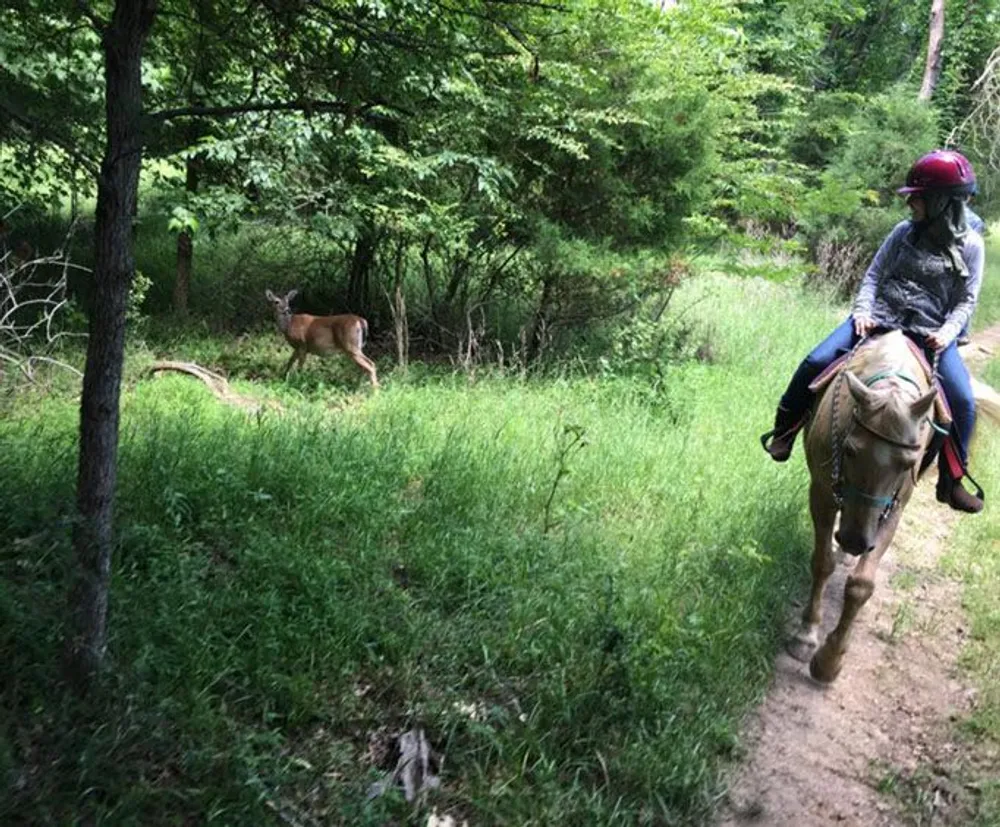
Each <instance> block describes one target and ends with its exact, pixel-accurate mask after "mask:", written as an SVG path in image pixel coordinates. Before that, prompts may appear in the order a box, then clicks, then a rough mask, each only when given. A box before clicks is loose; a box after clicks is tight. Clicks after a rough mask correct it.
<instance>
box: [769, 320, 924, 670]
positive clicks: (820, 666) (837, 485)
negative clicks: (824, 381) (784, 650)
mask: <svg viewBox="0 0 1000 827" xmlns="http://www.w3.org/2000/svg"><path fill="white" fill-rule="evenodd" d="M936 394H937V391H936V389H935V387H934V386H933V384H932V383H931V382H930V381H929V379H928V376H927V371H926V369H925V366H924V365H923V364H922V363H921V361H920V359H919V358H918V357H917V356H916V355H914V353H913V351H912V350H911V347H910V345H909V344H908V342H907V340H906V338H905V337H904V335H903V334H902V333H901V332H899V331H893V332H891V333H887V334H885V335H884V336H880V337H878V338H877V339H872V340H869V341H866V342H865V343H863V344H862V345H861V346H860V347H859V348H857V349H856V350H855V351H854V353H853V354H852V355H851V356H850V357H849V359H848V360H847V362H846V364H845V366H844V368H843V370H842V371H841V372H840V373H839V374H837V375H836V377H835V378H834V379H833V380H832V381H831V382H830V384H828V385H827V387H826V389H825V390H824V391H823V392H822V395H821V396H820V397H819V399H818V400H817V403H816V406H815V409H814V413H813V416H812V419H811V421H810V423H809V425H808V426H807V430H806V437H805V450H806V460H807V462H808V465H809V474H810V477H811V482H810V487H809V507H810V511H811V512H812V521H813V529H814V531H815V547H814V549H813V559H812V591H811V594H810V597H809V603H808V604H807V606H806V608H805V611H804V612H803V615H802V627H801V629H800V630H799V632H798V634H796V636H795V638H794V639H793V640H792V641H791V644H790V646H789V650H790V652H791V654H792V655H793V656H794V657H796V658H797V659H799V660H803V661H805V660H807V659H809V657H810V655H812V659H811V660H810V663H809V672H810V674H811V675H812V676H813V678H815V679H816V680H818V681H822V682H824V683H829V682H831V681H833V680H834V679H835V678H836V677H837V675H838V674H839V673H840V669H841V666H842V663H843V657H844V653H845V652H846V651H847V645H848V641H849V639H850V635H851V629H852V626H853V624H854V619H855V617H856V616H857V614H858V611H859V610H860V609H861V607H862V606H863V605H864V604H865V602H866V601H867V600H868V598H869V597H871V594H872V592H873V591H874V589H875V572H876V570H877V569H878V564H879V561H880V560H881V559H882V555H883V554H884V553H885V551H886V549H887V548H888V547H889V543H890V542H891V541H892V537H893V535H894V534H895V532H896V527H897V526H898V525H899V518H900V515H901V514H902V512H903V509H904V508H905V507H906V503H907V502H908V501H909V499H910V495H911V494H912V493H913V488H914V486H915V485H916V482H917V479H918V476H919V473H920V468H921V460H922V459H923V457H924V453H925V451H926V450H927V448H928V447H929V446H930V443H931V439H932V437H933V435H934V428H935V426H934V425H933V424H932V422H931V417H932V416H933V409H934V404H935V397H936ZM838 511H839V512H840V526H839V528H838V530H837V535H836V539H837V542H838V543H839V545H840V547H841V549H843V550H844V551H846V552H848V553H850V554H854V555H857V556H858V558H859V559H858V563H857V565H856V566H855V568H854V570H853V571H852V572H851V574H850V576H849V577H848V578H847V585H846V587H845V589H844V607H843V611H842V612H841V615H840V621H839V622H838V623H837V626H836V628H835V629H834V630H833V631H832V632H830V634H829V635H828V636H827V638H826V640H825V641H824V643H823V645H822V646H820V647H819V649H816V647H817V645H818V644H819V630H820V623H821V619H822V598H823V588H824V586H825V585H826V582H827V580H828V579H829V578H830V575H831V574H832V573H833V571H834V569H835V568H836V562H835V559H834V554H833V544H832V539H833V529H834V521H835V519H836V517H837V513H838ZM814 650H815V654H813V652H814Z"/></svg>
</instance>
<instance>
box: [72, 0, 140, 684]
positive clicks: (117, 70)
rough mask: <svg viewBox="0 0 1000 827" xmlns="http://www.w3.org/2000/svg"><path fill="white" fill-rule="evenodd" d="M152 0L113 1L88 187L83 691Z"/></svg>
mask: <svg viewBox="0 0 1000 827" xmlns="http://www.w3.org/2000/svg"><path fill="white" fill-rule="evenodd" d="M156 4H157V0H117V2H116V4H115V9H114V12H113V14H112V17H111V22H110V23H109V24H108V26H107V28H106V29H105V31H104V35H103V50H104V59H105V68H104V74H105V92H106V104H105V107H106V117H107V144H106V146H105V150H104V158H103V160H102V162H101V170H100V173H99V175H98V181H97V211H96V215H95V230H94V234H95V263H94V301H93V305H92V308H91V311H90V327H89V339H88V342H87V364H86V368H85V370H84V377H83V394H82V397H81V400H80V460H79V469H78V475H77V509H78V511H79V514H78V516H77V520H76V523H75V525H74V528H73V547H74V550H75V552H76V558H77V559H76V570H75V571H74V573H73V582H72V585H71V588H70V594H69V610H70V628H69V632H68V639H67V641H66V645H67V652H66V654H67V663H66V666H67V671H68V677H69V678H70V679H71V680H72V681H73V682H74V683H75V684H76V685H77V686H78V688H79V689H81V690H83V691H86V689H88V688H89V686H90V685H91V683H92V679H93V678H94V677H95V675H96V673H97V672H98V671H99V669H100V668H101V666H102V665H103V662H104V655H105V652H106V650H107V637H108V635H107V620H108V591H109V586H110V579H111V551H112V516H113V509H114V495H115V480H116V476H117V470H118V469H117V460H118V399H119V393H120V388H121V375H122V362H123V359H124V355H125V309H126V305H127V302H128V292H129V286H130V285H131V282H132V276H133V274H134V272H135V261H134V258H133V251H132V216H133V214H134V212H135V206H136V201H137V193H138V186H139V168H140V165H141V162H142V141H141V137H140V117H141V114H142V83H141V71H140V70H141V63H142V50H143V46H144V45H145V41H146V36H147V35H148V33H149V29H150V27H151V26H152V24H153V18H154V17H155V15H156Z"/></svg>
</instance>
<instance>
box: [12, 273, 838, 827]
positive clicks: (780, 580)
mask: <svg viewBox="0 0 1000 827" xmlns="http://www.w3.org/2000/svg"><path fill="white" fill-rule="evenodd" d="M790 295H791V294H790V292H789V290H788V289H787V288H777V287H774V286H773V285H768V284H767V283H764V282H759V281H748V282H744V283H742V284H739V283H734V282H729V281H724V280H712V279H707V278H706V279H704V280H702V281H701V282H700V283H699V284H698V285H697V286H696V288H694V289H691V290H689V291H688V292H687V293H686V294H684V295H683V296H682V299H681V302H682V304H683V303H684V302H687V303H688V305H687V306H689V307H690V308H691V312H692V313H696V312H697V313H703V314H704V313H705V311H706V309H707V308H711V321H712V330H714V333H713V334H712V335H713V349H714V352H715V359H716V362H715V363H714V364H711V365H709V364H702V363H697V362H691V363H688V364H684V365H678V366H675V367H673V368H671V369H670V371H669V372H668V374H667V376H666V377H665V381H663V382H660V383H658V384H657V385H656V386H655V387H653V386H651V385H650V384H649V383H648V382H644V381H638V380H629V379H615V378H607V379H593V378H586V377H584V378H579V377H578V378H559V377H558V376H556V377H549V378H547V379H544V380H543V379H539V380H529V381H519V380H516V379H511V378H505V377H502V376H495V377H490V376H486V377H485V378H482V379H480V380H478V381H475V382H470V380H469V379H468V378H467V377H465V376H440V375H437V376H434V375H427V374H425V375H420V373H419V372H418V371H412V372H411V374H410V376H409V378H406V379H404V378H399V377H394V376H392V375H388V376H387V380H388V381H387V386H386V388H385V390H384V391H383V392H382V393H380V394H378V395H374V396H373V395H370V394H369V393H368V392H367V391H366V390H363V389H362V390H361V391H360V392H358V393H354V392H353V391H352V390H351V388H352V387H362V388H363V386H361V385H360V384H358V385H354V384H353V383H356V382H359V380H358V378H357V377H355V376H354V374H353V372H352V371H350V369H349V366H344V367H343V368H340V367H334V366H333V365H331V364H330V363H329V362H319V361H316V362H313V363H312V364H311V365H310V366H309V367H307V369H306V371H305V372H303V373H302V374H301V375H299V376H298V377H297V378H293V381H292V382H291V383H290V387H286V386H285V385H283V384H282V383H280V382H275V381H274V377H275V376H276V374H277V370H278V368H280V365H281V362H282V359H283V356H284V350H283V349H282V348H281V346H280V343H277V342H276V341H275V337H273V336H271V335H270V334H268V335H266V336H265V337H264V338H263V339H256V338H252V339H249V340H247V339H244V340H241V341H240V342H239V343H237V342H235V341H231V342H229V343H228V344H226V343H223V344H219V343H218V341H216V343H215V344H214V345H213V344H211V341H212V340H209V339H207V338H201V339H196V338H190V337H189V338H187V339H177V340H172V341H170V343H169V345H167V344H164V342H166V340H165V339H164V338H163V337H160V339H159V340H158V341H159V344H156V345H153V346H149V347H145V348H139V349H137V350H136V351H135V352H134V353H133V354H132V356H131V357H130V362H129V370H128V372H127V384H128V388H129V390H127V392H126V395H125V397H124V402H123V421H122V443H121V463H120V484H119V499H118V520H117V523H118V536H119V542H118V546H117V548H116V552H115V561H114V583H113V597H112V610H111V629H112V641H111V652H112V658H113V667H114V668H113V670H112V671H111V673H110V674H109V676H108V678H107V682H106V686H104V687H103V690H102V692H101V693H98V696H97V697H95V698H94V699H92V700H91V701H89V702H88V703H86V704H81V703H78V702H74V701H70V700H67V698H66V697H65V696H64V694H63V693H62V691H61V689H60V686H59V678H58V674H59V673H58V653H59V641H60V638H61V623H62V618H63V601H64V586H65V582H66V581H65V570H66V568H67V566H68V565H69V564H70V547H69V522H68V521H69V519H70V517H71V515H72V513H73V481H74V469H75V441H76V416H77V414H76V410H75V405H74V401H73V399H72V398H69V397H67V396H65V395H61V394H57V393H49V394H48V395H44V394H40V393H36V394H35V395H34V396H33V397H31V398H30V402H28V401H25V399H24V398H20V399H19V400H15V401H13V402H9V403H8V408H7V413H8V416H7V417H6V418H5V420H3V421H2V422H0V501H3V502H4V504H5V507H4V509H3V512H2V515H0V545H2V548H3V549H4V551H3V552H2V553H0V567H2V568H3V573H4V577H3V580H2V581H0V582H2V586H0V617H2V620H0V630H2V632H0V634H2V637H0V654H2V657H3V660H4V663H5V664H6V669H5V671H6V672H7V674H10V675H14V676H16V678H15V680H13V681H12V682H5V684H4V687H3V689H2V690H0V691H2V695H0V697H2V709H3V710H4V713H5V715H6V721H5V722H4V723H3V724H2V726H0V773H3V774H5V775H6V776H7V777H8V779H9V781H10V783H9V784H7V785H6V790H7V795H8V800H7V803H6V805H4V808H3V809H0V814H2V815H3V819H4V820H5V821H10V820H11V819H13V820H14V821H16V822H17V821H19V822H20V823H32V824H44V823H63V822H65V821H67V820H70V819H71V818H78V819H82V820H83V821H87V822H96V823H115V824H119V823H142V824H159V823H162V824H168V823H179V822H181V821H183V820H184V819H194V820H195V821H198V822H199V823H200V822H202V821H214V822H216V823H227V824H234V823H239V824H258V823H261V824H267V823H275V822H276V820H277V817H276V816H275V813H274V808H275V807H278V808H281V807H285V808H288V809H287V811H288V812H293V813H299V814H301V813H311V814H313V815H314V816H316V817H321V814H322V818H324V819H326V820H328V821H330V822H331V823H349V824H364V823H371V824H381V823H384V822H385V820H386V819H387V818H390V817H393V818H396V819H404V820H406V819H407V818H409V819H410V822H409V823H422V822H420V819H419V817H418V816H416V815H414V814H412V813H411V812H410V809H409V808H408V806H407V805H405V804H404V803H402V802H401V801H400V800H399V797H394V796H390V797H386V798H383V799H378V800H375V801H372V802H366V796H365V793H366V790H367V787H368V785H369V784H370V783H371V782H372V781H373V780H375V779H377V778H378V776H379V774H380V772H381V768H378V767H374V766H372V763H371V761H370V760H368V759H366V752H367V748H368V739H369V737H370V736H371V735H372V734H373V733H378V732H380V731H389V732H396V731H399V730H400V729H403V728H406V727H410V726H414V725H420V726H423V727H424V728H425V729H426V731H427V733H428V735H429V737H430V738H431V740H432V742H433V744H434V745H435V747H436V749H437V750H438V751H439V752H440V753H442V754H443V755H444V756H445V758H446V763H445V774H444V787H443V789H442V790H441V791H439V792H438V793H437V794H435V795H434V796H433V800H432V803H433V804H434V805H435V806H437V807H438V809H439V811H441V810H450V811H452V812H455V813H458V814H463V815H466V816H468V817H469V818H470V820H471V821H472V822H474V823H517V824H525V823H536V824H552V823H566V824H596V823H620V824H635V823H674V822H677V823H692V824H695V823H700V822H701V821H702V820H703V819H704V818H705V815H706V813H708V812H709V811H710V809H711V807H712V804H713V797H714V795H716V791H717V787H716V784H717V778H716V772H717V770H718V767H719V766H720V762H721V761H722V760H723V759H725V758H726V757H728V756H730V755H731V754H732V753H733V750H734V749H736V748H738V737H737V733H738V727H739V722H740V718H741V716H742V715H743V714H744V713H745V711H746V710H747V709H748V708H750V707H751V705H752V704H753V703H754V701H755V700H756V699H758V698H759V696H760V694H761V693H762V691H763V690H764V688H765V687H766V684H767V681H768V677H769V675H770V671H771V662H772V656H773V654H774V651H775V649H776V647H777V645H778V642H779V635H780V629H781V625H782V621H783V619H784V617H785V613H786V610H787V606H788V603H789V600H790V598H791V597H792V596H793V595H794V594H797V593H798V592H799V591H800V590H801V588H802V587H803V584H804V581H805V578H806V576H807V571H808V562H807V560H808V554H809V541H808V532H807V523H806V521H805V519H804V517H803V506H804V486H805V475H804V474H803V473H802V468H801V466H800V465H799V463H800V462H801V460H800V459H797V460H796V462H794V463H793V464H792V466H791V467H779V466H775V465H774V464H773V463H769V462H765V461H764V457H763V455H762V454H761V452H760V449H759V447H758V445H757V442H756V437H757V434H758V433H759V432H760V431H762V430H764V429H766V427H767V426H768V425H769V423H770V418H771V416H772V413H773V410H772V408H773V400H774V399H776V398H777V395H778V394H779V393H780V390H781V388H782V386H783V384H784V382H785V381H786V379H787V375H788V373H789V372H790V370H791V369H792V368H793V367H794V364H795V362H796V361H797V360H798V358H799V357H800V356H801V353H802V352H804V350H805V349H806V348H808V346H809V345H810V344H812V342H813V340H815V339H816V338H817V336H816V332H817V331H822V330H823V329H824V328H826V327H828V326H829V325H830V324H831V322H832V321H833V320H834V319H835V318H836V314H835V313H831V312H830V311H828V310H824V309H823V308H822V306H821V305H820V303H819V302H816V301H812V300H809V299H807V298H805V297H795V299H794V300H795V301H796V302H799V307H800V313H799V315H798V318H797V319H796V320H795V321H794V323H790V320H789V319H788V318H784V319H783V320H782V322H781V323H780V329H779V328H776V327H775V322H774V321H773V319H774V318H775V316H776V312H777V309H778V308H779V307H783V308H785V309H787V302H788V301H789V296H790ZM706 299H707V300H706ZM679 307H680V305H679ZM166 351H169V355H172V356H174V357H175V358H198V359H199V360H204V361H205V362H206V363H208V364H210V365H213V366H216V367H224V368H226V369H227V370H228V371H229V372H230V374H231V375H233V376H236V377H239V376H244V377H255V381H250V380H249V378H247V379H243V380H242V381H237V382H236V386H237V388H238V389H239V390H241V391H242V392H244V393H248V392H254V393H256V394H258V395H261V396H264V397H268V398H272V399H275V400H277V401H280V402H281V403H282V404H283V406H284V409H283V411H282V412H275V411H269V412H267V413H264V414H262V415H260V416H248V415H246V414H245V413H242V412H240V411H238V410H235V409H232V408H229V407H226V406H223V405H221V404H219V403H218V402H216V401H215V400H214V399H212V398H211V397H210V396H209V395H208V393H207V392H206V390H205V389H204V388H203V387H201V386H200V385H198V384H197V383H195V382H194V381H193V380H190V379H187V378H183V377H165V378H160V379H156V380H149V379H145V378H143V372H142V367H143V365H145V364H148V362H149V360H150V358H151V357H152V356H153V355H157V353H162V355H167V354H166V353H165V352H166ZM344 370H347V371H348V372H347V373H346V374H345V373H344V372H343V371H344ZM383 372H384V373H387V374H388V373H389V372H388V370H385V369H383ZM578 435H579V436H582V438H583V440H585V443H586V444H585V447H582V448H574V447H573V440H574V438H575V436H578ZM469 705H475V706H476V707H478V708H479V709H481V710H482V714H481V715H480V716H477V717H478V718H479V719H478V720H472V719H470V717H469V716H468V714H467V713H465V712H463V711H462V709H463V708H468V706H469ZM408 814H409V815H408Z"/></svg>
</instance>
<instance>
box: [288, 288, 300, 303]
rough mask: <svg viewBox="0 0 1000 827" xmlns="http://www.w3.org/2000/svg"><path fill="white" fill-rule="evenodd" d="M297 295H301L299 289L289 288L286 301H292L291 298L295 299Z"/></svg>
mask: <svg viewBox="0 0 1000 827" xmlns="http://www.w3.org/2000/svg"><path fill="white" fill-rule="evenodd" d="M297 295H299V291H298V290H289V291H288V295H287V296H285V301H286V302H291V300H292V299H294V298H295V297H296V296H297Z"/></svg>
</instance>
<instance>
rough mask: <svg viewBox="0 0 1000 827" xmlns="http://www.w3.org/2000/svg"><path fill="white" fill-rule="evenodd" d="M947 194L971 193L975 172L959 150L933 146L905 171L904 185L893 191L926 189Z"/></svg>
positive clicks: (903, 193)
mask: <svg viewBox="0 0 1000 827" xmlns="http://www.w3.org/2000/svg"><path fill="white" fill-rule="evenodd" d="M931 190H932V191H935V192H943V193H948V194H949V195H974V194H975V192H976V173H975V172H973V171H972V164H970V163H969V159H968V158H966V157H965V156H964V155H963V154H962V153H961V152H955V151H954V150H951V149H935V150H934V151H933V152H928V153H927V154H926V155H924V156H923V157H922V158H920V159H918V160H917V161H916V163H914V165H913V166H912V167H910V171H909V172H908V173H907V174H906V186H905V187H900V188H899V189H898V190H896V192H898V193H899V194H900V195H908V194H910V193H922V192H928V191H931Z"/></svg>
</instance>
